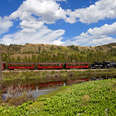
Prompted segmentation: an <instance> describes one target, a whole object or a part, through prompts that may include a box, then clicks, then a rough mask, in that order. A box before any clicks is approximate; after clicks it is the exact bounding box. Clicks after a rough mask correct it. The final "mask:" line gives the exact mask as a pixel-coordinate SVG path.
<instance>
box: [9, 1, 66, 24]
mask: <svg viewBox="0 0 116 116" xmlns="http://www.w3.org/2000/svg"><path fill="white" fill-rule="evenodd" d="M58 1H60V2H61V1H64V0H26V1H24V2H23V4H22V5H21V6H20V7H19V8H18V10H16V11H15V12H13V13H12V14H11V15H10V18H11V19H15V18H20V20H27V19H28V18H32V17H34V16H36V18H38V20H40V21H42V22H44V23H47V24H51V23H54V22H55V21H56V20H58V19H64V18H65V11H64V10H63V9H62V8H61V7H60V4H59V3H58Z"/></svg>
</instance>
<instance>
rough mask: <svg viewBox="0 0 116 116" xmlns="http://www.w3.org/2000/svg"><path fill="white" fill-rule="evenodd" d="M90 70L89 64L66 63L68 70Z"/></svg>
mask: <svg viewBox="0 0 116 116" xmlns="http://www.w3.org/2000/svg"><path fill="white" fill-rule="evenodd" d="M71 68H75V69H88V68H89V64H88V63H66V69H71Z"/></svg>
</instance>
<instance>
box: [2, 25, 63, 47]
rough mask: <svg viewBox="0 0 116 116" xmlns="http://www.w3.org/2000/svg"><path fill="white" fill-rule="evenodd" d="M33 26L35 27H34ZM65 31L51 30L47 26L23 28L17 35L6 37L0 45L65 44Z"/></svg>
mask: <svg viewBox="0 0 116 116" xmlns="http://www.w3.org/2000/svg"><path fill="white" fill-rule="evenodd" d="M32 26H33V25H32ZM64 33H65V31H64V30H61V29H59V30H50V29H48V28H47V27H46V26H44V25H43V26H40V28H37V29H36V28H35V27H34V28H33V27H32V28H31V27H29V28H27V27H26V28H23V29H22V30H20V31H18V32H16V33H15V34H8V35H6V36H4V37H3V38H2V39H1V40H0V43H3V44H7V45H9V44H26V43H34V44H36V43H43V44H57V45H59V44H63V42H62V38H61V37H62V36H63V35H64Z"/></svg>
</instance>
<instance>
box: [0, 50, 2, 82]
mask: <svg viewBox="0 0 116 116" xmlns="http://www.w3.org/2000/svg"><path fill="white" fill-rule="evenodd" d="M0 80H2V57H1V50H0Z"/></svg>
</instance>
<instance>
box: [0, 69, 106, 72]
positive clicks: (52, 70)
mask: <svg viewBox="0 0 116 116" xmlns="http://www.w3.org/2000/svg"><path fill="white" fill-rule="evenodd" d="M89 70H108V69H68V70H67V69H62V70H54V69H53V70H4V71H2V72H42V71H46V72H51V71H55V72H59V71H68V72H70V71H89Z"/></svg>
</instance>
